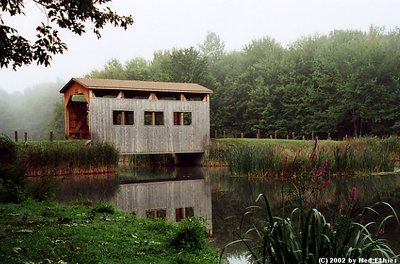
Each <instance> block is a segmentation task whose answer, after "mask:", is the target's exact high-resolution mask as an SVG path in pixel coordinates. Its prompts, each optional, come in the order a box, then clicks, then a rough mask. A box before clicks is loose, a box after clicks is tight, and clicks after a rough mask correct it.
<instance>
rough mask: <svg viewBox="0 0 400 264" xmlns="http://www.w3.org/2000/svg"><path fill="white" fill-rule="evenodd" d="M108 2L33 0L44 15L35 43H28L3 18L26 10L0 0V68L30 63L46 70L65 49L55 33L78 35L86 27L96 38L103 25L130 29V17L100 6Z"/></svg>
mask: <svg viewBox="0 0 400 264" xmlns="http://www.w3.org/2000/svg"><path fill="white" fill-rule="evenodd" d="M110 1H111V0H94V1H68V0H53V1H48V0H35V1H33V2H34V3H35V4H36V5H37V6H38V8H40V9H42V11H43V12H44V13H45V19H46V23H44V22H42V23H40V24H39V25H37V26H36V39H35V40H33V41H30V40H28V39H27V38H26V37H24V36H22V35H20V33H19V32H18V30H17V29H16V28H13V27H11V26H8V25H7V24H6V23H5V22H4V20H5V19H6V16H11V17H12V16H22V15H26V14H25V10H26V9H28V8H26V6H25V5H26V3H25V1H20V0H12V1H9V0H1V1H0V4H1V5H0V8H1V12H2V13H1V14H0V66H1V67H9V66H11V67H12V68H13V69H14V70H15V69H16V68H18V67H21V66H22V65H25V64H30V63H32V62H34V61H36V62H37V64H44V65H45V66H49V65H50V61H51V58H52V55H55V54H59V53H63V52H64V51H65V50H66V49H67V45H66V43H64V42H63V40H62V39H61V38H60V37H59V34H58V33H59V32H58V29H66V30H69V31H71V32H73V33H75V34H77V35H82V34H83V33H85V32H86V27H87V25H88V23H90V24H91V25H92V31H93V32H94V33H95V34H96V35H97V37H98V38H100V37H101V29H102V28H103V27H104V26H105V25H107V24H112V25H113V26H115V27H121V28H124V29H126V28H127V27H128V26H129V25H132V24H133V19H132V16H120V15H118V14H117V13H116V12H114V11H112V10H111V9H110V8H109V7H107V6H104V4H106V3H108V2H110ZM28 10H29V9H28Z"/></svg>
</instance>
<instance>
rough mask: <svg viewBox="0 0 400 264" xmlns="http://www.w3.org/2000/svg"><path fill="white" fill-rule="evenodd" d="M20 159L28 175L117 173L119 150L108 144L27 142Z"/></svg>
mask: <svg viewBox="0 0 400 264" xmlns="http://www.w3.org/2000/svg"><path fill="white" fill-rule="evenodd" d="M18 156H19V158H20V159H21V161H22V163H23V166H24V168H25V170H26V172H27V175H28V176H39V175H43V174H58V175H64V174H76V173H78V174H84V173H103V172H110V171H113V170H114V171H115V169H116V166H117V164H118V151H117V150H116V149H115V148H114V147H113V146H112V145H110V144H107V143H94V144H90V145H85V144H83V142H73V141H66V142H33V143H24V144H21V145H19V151H18Z"/></svg>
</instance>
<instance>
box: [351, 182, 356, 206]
mask: <svg viewBox="0 0 400 264" xmlns="http://www.w3.org/2000/svg"><path fill="white" fill-rule="evenodd" d="M356 199H357V187H355V186H353V188H351V196H350V202H351V203H353V202H354V201H355V200H356Z"/></svg>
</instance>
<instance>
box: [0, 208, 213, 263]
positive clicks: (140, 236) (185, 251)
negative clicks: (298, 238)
mask: <svg viewBox="0 0 400 264" xmlns="http://www.w3.org/2000/svg"><path fill="white" fill-rule="evenodd" d="M0 213H1V215H2V217H1V218H0V243H1V247H0V262H1V263H217V262H218V253H217V251H216V250H215V249H214V248H212V246H211V245H210V243H209V242H208V241H207V239H206V237H205V228H204V226H202V225H201V223H200V221H198V220H196V219H190V218H189V219H185V220H184V221H181V222H179V223H178V224H176V223H172V222H169V221H166V220H160V219H158V220H153V219H141V218H136V217H134V216H132V215H130V214H127V213H124V212H121V211H118V210H117V209H114V208H113V207H111V206H110V205H107V204H102V205H97V206H95V207H87V206H83V205H72V206H67V205H61V204H58V203H55V202H44V203H40V202H35V201H33V200H27V201H25V202H23V203H21V204H3V203H0Z"/></svg>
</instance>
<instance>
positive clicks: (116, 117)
mask: <svg viewBox="0 0 400 264" xmlns="http://www.w3.org/2000/svg"><path fill="white" fill-rule="evenodd" d="M113 124H114V125H117V126H118V125H119V126H122V125H126V126H132V125H133V124H134V117H133V111H113Z"/></svg>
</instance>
